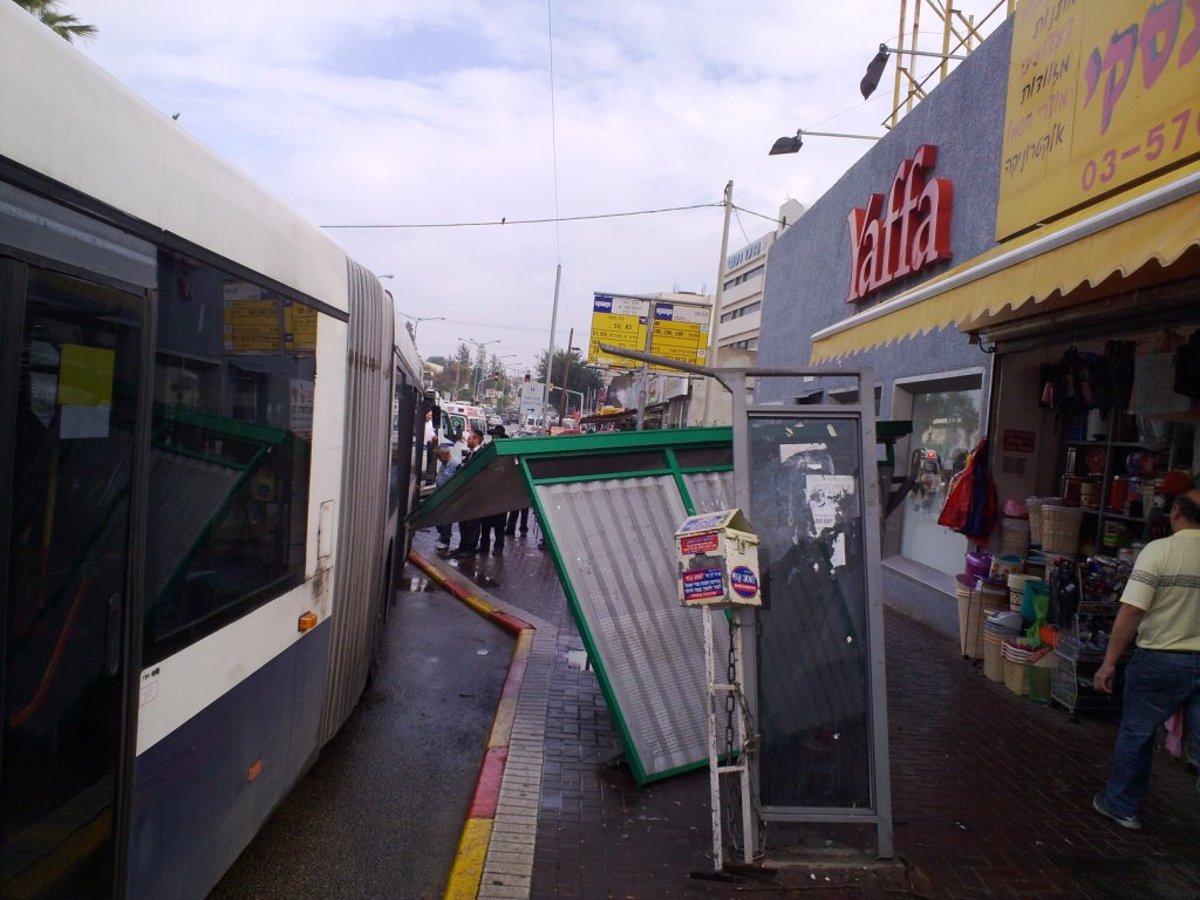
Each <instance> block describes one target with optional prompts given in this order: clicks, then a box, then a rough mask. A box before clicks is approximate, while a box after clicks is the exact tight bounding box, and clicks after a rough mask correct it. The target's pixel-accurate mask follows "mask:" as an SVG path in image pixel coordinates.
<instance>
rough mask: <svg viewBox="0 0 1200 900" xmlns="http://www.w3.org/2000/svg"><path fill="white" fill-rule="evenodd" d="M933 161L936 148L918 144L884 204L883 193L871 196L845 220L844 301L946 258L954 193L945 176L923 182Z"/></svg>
mask: <svg viewBox="0 0 1200 900" xmlns="http://www.w3.org/2000/svg"><path fill="white" fill-rule="evenodd" d="M936 163H937V147H936V146H934V145H933V144H922V145H921V146H920V147H919V148H917V152H916V153H915V154H914V156H913V158H912V159H909V160H905V161H904V162H902V163H901V164H900V165H899V167H898V168H897V169H896V176H895V177H894V178H893V179H892V184H891V186H890V187H889V189H888V195H887V202H886V204H885V202H884V197H883V195H882V194H871V195H870V197H869V198H868V200H867V205H866V207H865V208H855V209H852V210H851V211H850V213H849V215H848V216H847V217H846V224H847V226H848V228H849V231H850V257H851V259H850V290H849V292H848V293H847V295H846V302H847V303H851V302H853V301H855V300H861V299H863V298H865V297H867V296H869V295H870V294H872V293H874V292H875V291H877V290H879V289H880V288H882V287H885V286H886V285H888V284H891V283H892V282H894V281H896V280H898V279H900V278H903V277H904V276H906V275H910V274H912V273H914V272H918V271H920V270H921V269H923V268H925V267H926V266H929V265H931V264H932V263H934V262H937V261H938V260H941V259H949V258H950V255H951V254H950V217H951V210H952V205H953V200H954V189H953V185H952V184H951V182H950V181H949V180H948V179H945V178H936V179H933V180H932V181H929V182H928V183H927V182H926V177H925V176H926V172H928V171H929V170H930V169H932V168H933V167H934V165H935V164H936Z"/></svg>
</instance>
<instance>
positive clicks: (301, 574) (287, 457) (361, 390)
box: [0, 2, 424, 898]
mask: <svg viewBox="0 0 1200 900" xmlns="http://www.w3.org/2000/svg"><path fill="white" fill-rule="evenodd" d="M422 404H423V397H422V390H421V379H420V365H419V360H418V359H417V355H416V351H415V349H414V347H413V345H412V343H411V341H410V340H409V337H408V334H407V332H406V331H405V329H404V328H402V327H397V316H396V313H395V309H394V306H393V303H392V300H391V297H390V296H389V295H388V294H387V293H386V292H385V291H384V290H383V289H382V286H381V284H380V282H379V280H378V278H376V277H375V276H374V275H372V274H371V273H370V272H368V271H367V270H366V269H364V268H363V267H362V266H360V265H358V264H357V263H355V262H354V261H352V260H350V259H349V258H348V257H347V256H346V254H345V252H344V251H343V250H342V249H341V248H340V247H339V246H338V245H337V244H336V243H334V242H333V241H332V240H330V239H329V238H328V237H327V236H326V235H325V234H323V233H322V232H321V231H320V230H319V229H317V228H315V227H314V226H312V225H310V224H308V223H307V222H306V221H304V220H303V219H302V218H301V217H300V216H299V215H297V214H296V213H295V212H293V211H291V210H290V209H288V208H287V207H286V206H284V205H283V204H281V203H279V202H277V201H276V200H274V199H273V198H272V197H270V196H269V195H268V194H267V193H266V192H264V191H263V190H262V189H261V188H260V187H258V186H256V185H255V184H254V183H252V182H251V181H249V180H248V179H247V178H246V177H244V176H243V175H242V174H240V173H239V172H238V171H236V170H235V169H234V168H233V167H231V166H230V165H228V164H227V163H225V162H223V161H222V160H220V159H219V158H218V157H217V156H215V155H214V154H213V153H212V152H210V151H209V150H207V149H206V148H205V147H203V146H202V145H201V144H200V143H199V142H197V141H196V140H194V139H193V138H191V137H189V135H188V134H187V133H186V132H185V131H184V130H182V128H181V127H180V126H179V125H178V124H177V123H176V122H174V121H172V120H171V119H170V118H169V117H167V116H165V115H163V114H162V113H160V112H158V111H156V110H155V109H153V108H152V107H150V106H149V105H148V104H146V103H145V102H143V101H142V100H140V99H139V98H138V97H136V96H134V95H133V94H132V93H130V92H129V91H128V90H126V89H125V88H124V87H122V86H121V85H120V84H119V83H117V82H116V81H115V80H114V79H113V78H112V77H111V76H109V75H108V74H107V73H105V72H104V71H102V70H101V69H100V68H98V67H97V66H96V65H94V64H93V63H91V62H90V61H89V60H88V59H86V58H85V57H84V56H83V55H82V54H80V53H79V52H78V51H76V50H75V49H74V48H72V47H71V46H70V45H69V44H68V43H67V42H65V41H63V40H62V39H61V38H59V37H57V36H56V35H54V34H53V33H52V32H51V31H50V30H49V29H47V28H45V27H44V26H43V25H41V24H40V23H39V22H37V21H36V20H35V19H34V18H33V17H32V16H30V15H28V14H27V13H25V12H24V11H22V10H21V9H19V8H18V7H17V6H16V5H15V4H11V3H6V2H0V629H2V631H0V673H2V675H0V677H2V681H0V714H2V716H3V732H2V735H0V840H2V854H0V896H4V897H29V898H58V897H135V898H141V897H144V898H161V897H202V896H204V895H205V894H206V893H207V892H208V891H209V890H210V889H211V887H212V886H213V885H214V884H215V883H216V882H217V881H218V880H219V879H220V877H221V875H222V874H223V873H224V872H225V870H226V869H227V868H228V867H229V865H230V864H231V863H232V862H233V861H234V859H235V858H236V857H237V856H238V854H239V853H240V852H241V851H242V849H243V848H244V847H245V846H246V844H247V843H248V842H249V841H250V839H251V838H252V836H253V835H254V834H255V832H256V831H257V830H258V829H259V828H260V826H261V825H262V823H263V822H264V821H265V820H266V818H267V817H268V816H269V815H270V813H271V812H272V810H273V809H274V808H275V807H276V805H277V804H278V803H279V802H280V800H281V799H282V798H283V797H284V796H285V795H286V794H287V792H288V791H289V789H290V788H291V787H292V786H293V785H294V783H295V782H296V780H297V779H298V778H299V777H300V775H301V774H302V773H303V772H304V771H305V769H306V768H307V767H308V766H309V765H311V763H312V762H313V760H314V759H315V758H316V755H317V754H318V752H319V751H320V748H321V747H322V746H323V745H324V744H325V743H326V742H327V741H328V740H329V738H330V737H331V736H332V735H333V734H335V733H336V732H337V730H338V728H339V727H340V726H341V725H342V723H343V722H344V721H345V720H346V718H347V717H348V716H349V714H350V712H351V711H352V709H353V707H354V706H355V704H356V703H357V701H358V699H359V697H360V696H361V694H362V691H363V688H364V686H365V685H366V683H367V680H368V677H369V673H370V667H371V665H372V663H373V660H374V658H375V654H376V651H377V648H378V642H379V636H380V633H381V630H382V627H383V622H384V618H385V616H386V613H387V605H388V597H389V595H390V590H391V584H392V581H393V578H394V577H395V572H396V570H398V568H399V566H400V565H401V564H402V562H403V559H404V556H405V552H406V550H407V543H408V542H407V535H406V534H405V532H404V530H403V525H402V522H403V519H404V516H405V514H406V513H407V511H408V509H409V507H410V505H411V503H412V500H413V498H414V496H415V492H416V487H417V480H416V479H417V475H418V474H419V468H420V453H421V439H420V434H421V425H422V422H423V418H424V415H423V413H424V410H423V409H422Z"/></svg>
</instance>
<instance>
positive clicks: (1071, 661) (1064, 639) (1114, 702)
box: [1050, 600, 1128, 721]
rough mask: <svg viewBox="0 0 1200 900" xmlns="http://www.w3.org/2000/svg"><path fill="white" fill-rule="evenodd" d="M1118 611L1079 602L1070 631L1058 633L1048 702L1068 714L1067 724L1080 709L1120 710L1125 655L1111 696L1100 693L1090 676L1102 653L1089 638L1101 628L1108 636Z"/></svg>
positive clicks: (1114, 605) (1110, 606)
mask: <svg viewBox="0 0 1200 900" xmlns="http://www.w3.org/2000/svg"><path fill="white" fill-rule="evenodd" d="M1119 609H1120V604H1119V603H1113V602H1110V601H1104V600H1081V601H1080V603H1079V608H1078V609H1077V610H1076V611H1075V617H1074V623H1075V624H1074V632H1073V633H1060V634H1059V637H1058V639H1057V641H1056V644H1055V647H1054V656H1055V667H1054V678H1053V680H1052V681H1051V684H1050V699H1051V700H1053V701H1055V702H1056V703H1058V704H1059V705H1061V706H1063V707H1064V708H1065V709H1066V710H1067V712H1068V713H1070V715H1071V721H1075V720H1076V718H1077V713H1078V712H1079V711H1080V710H1084V711H1096V712H1108V711H1114V710H1119V709H1120V708H1121V681H1122V674H1123V670H1124V662H1125V659H1126V658H1127V655H1128V654H1125V655H1122V658H1121V661H1120V664H1119V665H1118V668H1117V677H1116V680H1115V683H1114V685H1113V692H1112V693H1111V694H1102V693H1101V692H1099V691H1097V690H1096V689H1095V688H1094V687H1092V676H1093V675H1094V674H1095V673H1096V669H1098V668H1099V667H1100V664H1101V663H1102V662H1104V651H1105V647H1104V646H1103V645H1097V644H1096V643H1094V641H1093V639H1092V635H1094V633H1095V631H1096V630H1097V628H1103V631H1104V633H1105V634H1106V635H1108V634H1111V633H1112V623H1113V621H1114V620H1115V619H1116V618H1117V612H1118V610H1119ZM1105 643H1107V641H1106V642H1105Z"/></svg>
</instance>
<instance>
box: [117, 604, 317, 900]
mask: <svg viewBox="0 0 1200 900" xmlns="http://www.w3.org/2000/svg"><path fill="white" fill-rule="evenodd" d="M331 634H332V628H331V627H330V625H329V623H328V622H322V623H321V625H319V626H317V628H315V629H313V631H312V632H310V633H309V634H307V635H305V638H304V640H302V641H298V642H296V643H295V644H293V645H292V647H291V648H290V649H288V650H286V651H285V652H283V653H281V654H280V655H279V656H277V657H275V659H273V660H272V661H271V662H270V663H268V664H267V665H265V666H263V667H262V668H261V669H259V670H258V671H257V672H255V673H254V674H253V675H251V676H249V677H248V678H246V679H245V680H243V681H242V682H241V683H240V684H239V685H238V686H237V687H235V688H234V689H233V690H231V691H229V692H228V693H226V694H224V695H222V696H221V698H220V699H219V700H217V701H216V702H214V703H212V704H211V705H209V706H207V707H206V708H205V709H204V710H203V711H202V712H200V713H198V714H197V715H196V716H194V717H193V718H192V719H190V720H189V721H188V722H187V723H185V724H184V725H182V726H181V727H179V728H177V729H176V730H175V731H174V732H172V733H171V734H170V735H168V736H167V737H165V738H163V739H162V740H161V741H159V742H158V743H157V744H155V745H154V746H153V747H151V748H150V749H149V750H147V751H146V752H145V753H143V754H142V755H141V756H139V757H138V758H137V763H136V765H135V768H134V797H135V801H134V811H133V834H132V839H131V848H132V853H131V854H130V857H131V862H130V873H129V894H128V896H129V897H130V898H132V900H138V898H147V900H157V898H162V897H202V896H204V895H205V894H207V893H208V892H209V891H210V890H211V889H212V888H213V887H214V886H215V885H216V884H217V882H218V881H219V880H220V879H221V877H222V875H224V873H225V872H226V870H228V868H229V867H230V866H231V865H233V862H234V860H236V859H237V857H238V855H239V854H240V853H241V852H242V851H243V850H244V849H245V848H246V846H247V845H248V844H249V843H250V840H251V839H252V838H253V837H254V835H255V833H256V832H257V831H258V830H259V829H260V828H261V827H262V825H263V823H264V822H265V821H266V820H267V817H268V816H270V814H271V812H272V811H273V810H274V809H275V807H276V806H277V805H278V804H279V802H280V801H281V800H282V799H283V797H284V796H285V795H286V794H287V793H288V791H289V790H290V789H291V787H292V786H293V784H295V782H296V780H297V779H298V778H299V777H300V775H301V774H302V772H303V771H304V767H305V765H306V763H307V761H308V759H309V757H310V755H311V750H312V747H313V746H314V744H315V741H316V736H317V729H318V727H319V725H320V718H321V704H322V700H323V697H324V683H325V675H326V664H327V659H328V654H329V641H330V635H331Z"/></svg>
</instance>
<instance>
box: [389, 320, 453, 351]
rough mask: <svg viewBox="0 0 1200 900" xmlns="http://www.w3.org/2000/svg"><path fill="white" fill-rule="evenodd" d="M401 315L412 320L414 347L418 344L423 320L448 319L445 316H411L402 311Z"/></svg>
mask: <svg viewBox="0 0 1200 900" xmlns="http://www.w3.org/2000/svg"><path fill="white" fill-rule="evenodd" d="M400 315H402V316H403V317H404V318H406V319H408V321H410V322H412V331H411V332H410V334H412V342H413V346H414V347H415V346H417V328H418V327H420V325H421V323H422V322H445V321H446V317H445V316H410V315H409V314H408V313H400Z"/></svg>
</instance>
